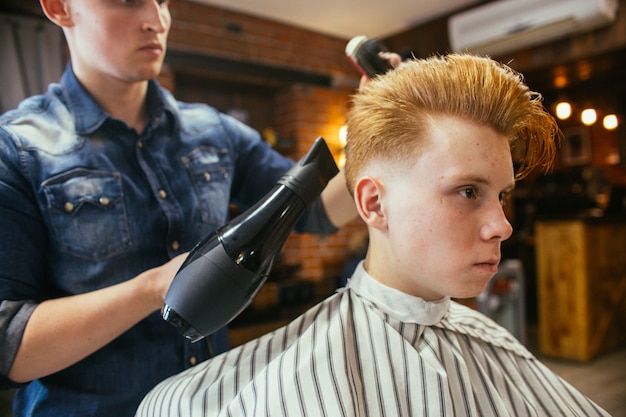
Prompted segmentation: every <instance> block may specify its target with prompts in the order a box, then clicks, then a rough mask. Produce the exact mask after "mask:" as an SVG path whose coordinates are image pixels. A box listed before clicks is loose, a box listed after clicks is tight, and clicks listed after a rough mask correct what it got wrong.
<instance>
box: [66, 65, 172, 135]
mask: <svg viewBox="0 0 626 417" xmlns="http://www.w3.org/2000/svg"><path fill="white" fill-rule="evenodd" d="M61 86H62V88H63V92H64V96H65V98H66V100H67V104H68V106H69V108H70V111H71V112H72V114H73V115H74V122H75V126H76V133H78V134H80V135H88V134H90V133H93V132H94V131H95V130H97V129H98V128H99V127H100V126H101V125H102V124H103V123H105V122H106V121H107V120H111V119H112V118H111V116H110V115H109V114H108V113H106V112H105V111H104V110H103V109H102V108H101V107H100V105H98V103H96V101H95V100H94V99H93V98H92V97H91V95H90V94H89V92H88V91H87V90H86V89H85V87H83V85H82V84H81V83H80V81H78V78H76V75H75V74H74V71H73V69H72V65H71V63H70V64H68V65H67V67H66V68H65V71H64V72H63V75H62V76H61ZM146 100H147V105H148V107H147V108H148V118H147V120H155V119H160V117H161V115H163V113H164V111H167V113H169V114H170V116H171V117H172V119H174V120H176V117H175V115H176V111H175V106H176V103H175V100H174V99H173V98H172V97H171V96H170V95H168V94H166V93H165V92H164V91H163V90H162V89H161V88H160V87H159V85H158V83H157V82H156V81H155V80H150V81H148V92H147V95H146Z"/></svg>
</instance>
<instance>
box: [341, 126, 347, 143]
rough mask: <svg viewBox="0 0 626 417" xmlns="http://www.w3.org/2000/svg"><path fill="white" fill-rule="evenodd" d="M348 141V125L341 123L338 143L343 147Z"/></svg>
mask: <svg viewBox="0 0 626 417" xmlns="http://www.w3.org/2000/svg"><path fill="white" fill-rule="evenodd" d="M347 142H348V126H346V125H343V126H341V127H340V128H339V143H341V146H343V147H345V146H346V143H347Z"/></svg>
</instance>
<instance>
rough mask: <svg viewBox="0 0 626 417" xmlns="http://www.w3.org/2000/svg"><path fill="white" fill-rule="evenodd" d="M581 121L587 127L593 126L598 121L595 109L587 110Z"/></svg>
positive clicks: (582, 114)
mask: <svg viewBox="0 0 626 417" xmlns="http://www.w3.org/2000/svg"><path fill="white" fill-rule="evenodd" d="M580 120H581V121H582V122H583V124H584V125H585V126H591V125H592V124H594V123H595V122H596V120H598V115H597V114H596V110H595V109H585V110H583V112H582V113H581V115H580Z"/></svg>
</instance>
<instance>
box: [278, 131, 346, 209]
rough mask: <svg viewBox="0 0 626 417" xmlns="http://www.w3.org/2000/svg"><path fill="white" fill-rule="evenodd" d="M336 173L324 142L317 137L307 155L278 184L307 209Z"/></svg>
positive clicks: (333, 161) (331, 156)
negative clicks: (297, 198)
mask: <svg viewBox="0 0 626 417" xmlns="http://www.w3.org/2000/svg"><path fill="white" fill-rule="evenodd" d="M338 172H339V168H337V165H336V164H335V160H334V159H333V155H332V154H331V153H330V150H329V149H328V145H326V141H324V139H323V138H322V137H318V138H317V139H316V140H315V142H314V143H313V146H311V148H310V149H309V151H308V152H307V154H306V155H304V156H303V157H302V159H300V161H298V163H297V164H296V165H295V166H294V167H293V168H291V169H290V170H289V171H288V172H287V173H286V174H285V175H284V176H283V177H282V178H281V179H280V180H279V181H278V183H279V184H282V185H284V186H285V187H287V188H289V189H290V190H292V191H293V192H294V193H296V194H297V195H298V196H300V198H301V199H302V201H304V204H306V205H307V207H308V206H309V205H310V204H311V203H312V202H313V201H314V200H315V199H316V198H317V196H318V195H319V194H320V193H321V192H322V190H323V189H324V188H325V187H326V185H327V184H328V182H329V181H330V180H331V179H332V178H333V177H334V176H335V175H337V173H338Z"/></svg>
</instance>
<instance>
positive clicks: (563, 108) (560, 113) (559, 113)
mask: <svg viewBox="0 0 626 417" xmlns="http://www.w3.org/2000/svg"><path fill="white" fill-rule="evenodd" d="M571 115H572V106H571V105H570V104H569V103H568V102H567V101H562V102H560V103H558V104H557V105H556V117H558V118H559V119H561V120H565V119H569V117H570V116H571Z"/></svg>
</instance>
